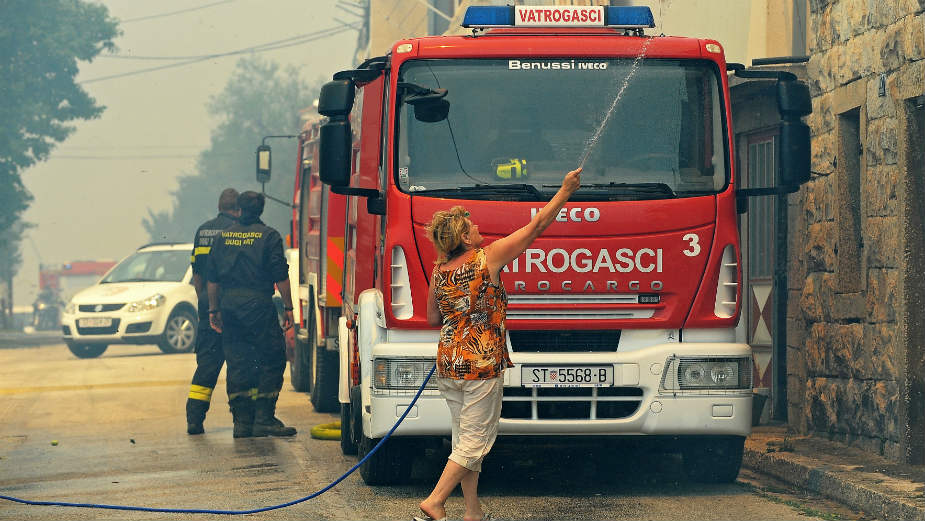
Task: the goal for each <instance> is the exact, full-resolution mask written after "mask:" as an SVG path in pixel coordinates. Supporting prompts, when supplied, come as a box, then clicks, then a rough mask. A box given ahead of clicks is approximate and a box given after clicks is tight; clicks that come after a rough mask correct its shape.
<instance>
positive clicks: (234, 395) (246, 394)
mask: <svg viewBox="0 0 925 521" xmlns="http://www.w3.org/2000/svg"><path fill="white" fill-rule="evenodd" d="M251 394H252V391H251V389H248V390H246V391H238V392H236V393H230V394H229V395H228V400H234V399H235V398H242V397H245V398H249V397H250V396H251Z"/></svg>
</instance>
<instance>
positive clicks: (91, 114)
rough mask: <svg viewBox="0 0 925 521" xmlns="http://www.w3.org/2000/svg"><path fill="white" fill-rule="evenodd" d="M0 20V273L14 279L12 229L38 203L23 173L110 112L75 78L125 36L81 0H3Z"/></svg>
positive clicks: (16, 236) (16, 239) (16, 238)
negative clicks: (78, 124)
mask: <svg viewBox="0 0 925 521" xmlns="http://www.w3.org/2000/svg"><path fill="white" fill-rule="evenodd" d="M0 20H3V21H4V22H3V23H2V24H0V93H2V96H0V121H2V122H3V124H2V125H0V230H4V231H5V232H6V233H5V235H6V237H4V240H0V262H3V263H5V264H4V266H0V270H2V271H3V272H5V276H9V279H11V278H12V275H11V274H15V272H16V270H17V269H18V266H19V259H20V258H21V256H20V251H19V246H20V238H21V234H20V233H11V232H13V231H15V230H19V231H20V232H21V231H22V230H24V229H25V228H26V226H25V225H24V224H23V223H21V222H20V217H21V216H22V213H23V212H24V211H26V209H27V208H28V207H29V203H30V202H31V201H32V195H31V194H29V191H28V190H26V187H25V186H24V185H23V182H22V178H21V173H22V171H23V170H25V169H26V168H29V167H30V166H32V165H34V164H35V163H36V162H38V161H43V160H45V159H46V158H48V155H49V154H50V153H51V151H52V149H53V148H54V146H55V144H57V143H60V142H61V141H64V139H65V138H67V136H68V135H70V134H71V132H73V131H74V126H73V125H69V123H71V122H74V121H77V120H84V119H93V118H97V117H99V115H100V114H101V113H102V112H103V107H102V106H99V105H97V103H96V100H94V99H93V98H92V97H90V96H89V95H88V94H87V92H86V91H84V90H83V88H82V87H80V86H79V85H77V84H76V83H75V82H74V77H75V76H76V75H77V72H78V71H79V67H78V62H80V61H87V62H89V61H92V60H93V58H95V57H96V56H97V55H98V54H99V53H100V52H102V51H103V50H104V49H113V48H115V46H114V44H113V42H112V39H113V38H114V37H116V36H117V35H118V34H119V32H118V28H117V23H116V21H115V20H114V19H112V18H110V17H109V12H108V11H107V9H106V8H105V7H103V6H101V5H98V4H91V3H87V2H83V1H81V0H43V1H41V2H36V1H34V0H4V1H2V2H0ZM9 279H7V280H9Z"/></svg>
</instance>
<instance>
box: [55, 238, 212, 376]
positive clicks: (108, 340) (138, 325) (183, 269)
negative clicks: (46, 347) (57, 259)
mask: <svg viewBox="0 0 925 521" xmlns="http://www.w3.org/2000/svg"><path fill="white" fill-rule="evenodd" d="M192 250H193V245H192V244H191V243H154V244H148V245H145V246H142V247H141V248H138V251H136V252H135V253H133V254H132V255H129V256H128V257H126V258H125V259H123V260H122V261H121V262H120V263H119V264H116V265H115V266H114V267H113V268H112V269H111V270H109V272H108V273H106V275H104V276H103V278H102V279H101V280H100V281H99V282H98V283H97V284H96V285H94V286H90V287H89V288H87V289H84V290H83V291H80V292H79V293H77V294H76V295H74V297H73V298H72V299H71V301H70V302H69V303H68V305H67V306H66V307H65V308H64V315H63V317H62V320H61V322H62V331H63V333H64V342H65V343H66V344H67V347H68V348H69V349H70V350H71V352H72V353H74V354H75V355H76V356H78V357H80V358H94V357H97V356H100V355H101V354H103V351H106V348H107V347H108V346H109V344H157V346H158V347H159V348H160V349H161V351H163V352H165V353H188V352H190V351H192V350H193V346H195V345H196V343H195V342H196V327H197V324H198V315H197V314H196V290H195V289H194V288H193V286H192V285H191V284H190V279H191V278H192V270H191V269H190V252H192Z"/></svg>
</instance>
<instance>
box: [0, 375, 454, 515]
mask: <svg viewBox="0 0 925 521" xmlns="http://www.w3.org/2000/svg"><path fill="white" fill-rule="evenodd" d="M436 369H437V366H436V365H434V366H433V367H432V368H431V369H430V372H429V373H427V378H425V379H424V382H423V383H422V384H421V387H420V389H418V392H417V394H415V395H414V399H413V400H411V403H410V404H408V407H407V408H406V409H405V412H404V413H402V415H401V417H400V418H399V419H398V421H397V422H395V425H393V426H392V428H391V429H390V430H389V432H388V433H387V434H386V435H385V436H384V437H383V438H382V439H381V440H379V443H377V444H376V446H375V447H373V449H372V450H371V451H369V454H367V455H366V456H363V459H361V460H360V461H358V462H357V464H356V465H354V466H352V467H350V470H348V471H347V472H345V473H344V474H343V475H342V476H341V477H339V478H337V479H335V480H334V481H332V482H331V483H329V484H328V485H327V486H325V487H324V488H322V489H321V490H319V491H317V492H314V493H312V494H309V495H307V496H305V497H303V498H299V499H296V500H293V501H289V502H288V503H280V504H278V505H272V506H268V507H263V508H255V509H253V510H210V509H207V508H151V507H138V506H131V505H105V504H96V503H66V502H63V501H31V500H28V499H20V498H18V497H12V496H4V495H2V494H0V499H5V500H7V501H13V502H14V503H22V504H25V505H36V506H51V507H76V508H105V509H108V510H133V511H139V512H166V513H170V514H227V515H231V516H238V515H242V514H256V513H258V512H267V511H269V510H278V509H280V508H286V507H291V506H292V505H297V504H299V503H302V502H304V501H308V500H309V499H314V498H316V497H318V496H320V495H321V494H324V493H325V492H327V491H328V490H330V489H332V488H334V486H335V485H337V484H338V483H340V482H341V481H343V480H344V479H346V478H347V476H349V475H350V474H352V473H353V472H354V471H355V470H356V469H358V468H360V465H362V464H363V463H365V462H366V460H368V459H369V457H370V456H372V455H373V454H375V453H376V451H377V450H379V447H381V446H382V444H383V443H385V442H386V440H388V439H389V437H390V436H391V435H392V433H393V432H395V429H397V428H398V426H399V425H401V422H402V421H404V419H405V416H408V413H409V412H410V411H411V408H412V407H414V404H415V403H416V402H417V401H418V398H420V396H421V393H422V392H424V386H425V385H427V382H428V381H430V377H431V376H433V375H434V371H435V370H436Z"/></svg>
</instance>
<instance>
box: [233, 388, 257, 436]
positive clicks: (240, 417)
mask: <svg viewBox="0 0 925 521" xmlns="http://www.w3.org/2000/svg"><path fill="white" fill-rule="evenodd" d="M229 405H231V418H232V420H234V433H233V434H232V435H233V436H234V437H235V438H251V437H253V436H254V400H251V399H250V398H243V399H238V400H235V401H233V402H231V403H229Z"/></svg>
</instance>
